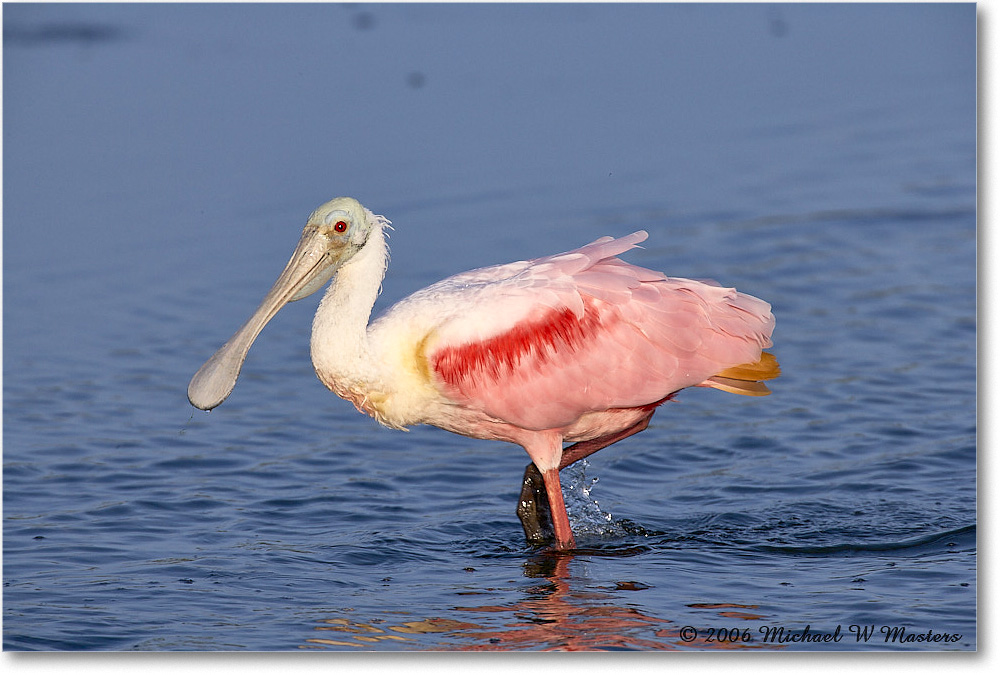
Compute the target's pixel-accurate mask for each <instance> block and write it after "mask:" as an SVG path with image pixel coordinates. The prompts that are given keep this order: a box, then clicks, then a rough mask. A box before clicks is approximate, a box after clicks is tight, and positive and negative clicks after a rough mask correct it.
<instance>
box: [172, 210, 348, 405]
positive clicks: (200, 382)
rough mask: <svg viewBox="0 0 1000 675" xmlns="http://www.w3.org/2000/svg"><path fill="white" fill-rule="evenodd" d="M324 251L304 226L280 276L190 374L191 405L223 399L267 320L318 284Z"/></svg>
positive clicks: (318, 237) (311, 230) (318, 239)
mask: <svg viewBox="0 0 1000 675" xmlns="http://www.w3.org/2000/svg"><path fill="white" fill-rule="evenodd" d="M327 252H328V250H327V247H326V242H325V241H323V237H322V235H320V234H319V233H318V232H317V231H316V229H315V228H308V227H307V228H306V231H305V232H304V233H303V234H302V238H301V239H300V240H299V245H298V246H297V247H296V249H295V252H294V253H293V254H292V257H291V259H290V260H289V261H288V264H287V265H285V269H284V271H282V273H281V276H279V277H278V280H277V281H275V282H274V286H272V287H271V290H270V291H268V293H267V295H266V296H265V297H264V300H263V301H262V302H261V303H260V306H259V307H257V310H256V311H255V312H254V313H253V315H252V316H251V317H250V318H249V319H247V322H246V323H244V324H243V325H242V326H241V327H240V329H239V330H238V331H236V333H234V334H233V336H232V337H231V338H229V341H228V342H226V344H224V345H222V346H221V347H220V348H219V351H217V352H215V354H213V355H212V357H211V358H210V359H209V360H208V361H206V362H205V364H204V365H203V366H202V367H201V368H199V369H198V372H197V373H195V374H194V377H192V378H191V383H190V384H188V400H189V401H190V402H191V405H193V406H194V407H196V408H200V409H201V410H211V409H212V408H214V407H216V406H217V405H219V404H220V403H222V402H223V401H225V400H226V397H228V396H229V394H230V393H232V391H233V387H235V386H236V380H237V378H238V377H239V376H240V369H241V368H242V367H243V361H244V360H245V359H246V357H247V352H249V351H250V346H251V345H252V344H253V343H254V340H256V339H257V336H258V335H260V332H261V331H262V330H263V329H264V326H266V325H267V322H268V321H270V320H271V319H272V318H273V317H274V315H275V314H277V313H278V310H280V309H281V308H282V307H283V306H284V305H285V304H286V303H288V302H289V301H291V300H298V299H300V298H301V297H305V294H303V295H299V293H300V291H302V290H303V289H305V288H307V287H308V288H309V290H313V291H314V290H316V289H317V288H318V287H319V285H321V284H316V283H314V282H315V280H316V278H317V276H318V275H319V274H320V272H323V271H324V270H325V269H327V266H328V264H329V262H330V261H329V257H328V256H327V255H326V254H327ZM324 263H326V264H324ZM323 276H324V277H326V278H327V279H328V278H329V276H332V271H331V272H330V275H329V276H328V275H326V274H324V275H323ZM324 280H325V279H324ZM310 282H313V283H310Z"/></svg>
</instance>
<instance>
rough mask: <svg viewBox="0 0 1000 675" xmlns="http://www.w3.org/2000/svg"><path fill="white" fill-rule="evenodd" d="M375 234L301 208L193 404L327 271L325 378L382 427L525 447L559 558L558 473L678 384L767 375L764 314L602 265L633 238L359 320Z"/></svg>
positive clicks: (377, 264) (338, 205) (633, 422)
mask: <svg viewBox="0 0 1000 675" xmlns="http://www.w3.org/2000/svg"><path fill="white" fill-rule="evenodd" d="M388 225H389V221H388V220H386V219H385V218H384V217H383V216H377V215H375V214H373V213H372V212H371V211H369V210H367V209H366V208H364V207H363V206H362V205H361V204H360V203H358V202H357V201H356V200H354V199H351V198H348V197H340V198H337V199H334V200H332V201H329V202H327V203H326V204H323V205H322V206H320V207H319V208H318V209H316V210H315V211H314V212H313V213H312V215H310V216H309V220H308V221H307V222H306V226H305V230H304V231H303V233H302V236H301V238H300V239H299V243H298V246H297V247H296V249H295V252H294V253H292V257H291V259H290V260H289V261H288V264H287V265H286V266H285V269H284V271H283V272H282V273H281V276H279V277H278V280H277V281H276V282H275V283H274V286H273V287H272V288H271V290H270V291H269V292H268V294H267V296H265V298H264V300H263V302H261V304H260V307H258V308H257V311H256V312H254V314H253V315H252V316H251V317H250V318H249V319H248V320H247V322H246V323H245V324H243V326H242V327H241V328H240V329H239V330H238V331H236V333H235V334H234V335H233V337H232V338H230V340H229V341H228V342H226V344H224V345H223V346H222V347H221V348H220V349H219V351H217V352H216V353H215V354H214V355H213V356H212V357H211V358H210V359H209V360H208V361H207V362H206V363H205V364H204V365H203V366H202V367H201V368H200V369H199V370H198V372H197V373H195V375H194V377H193V378H192V379H191V383H190V385H189V386H188V399H189V400H190V401H191V403H192V405H194V406H195V407H197V408H201V409H202V410H210V409H212V408H214V407H215V406H217V405H219V404H220V403H222V401H224V400H225V399H226V397H227V396H229V394H230V392H231V391H232V390H233V387H234V386H235V385H236V379H237V377H238V376H239V373H240V368H241V367H242V365H243V361H244V359H245V358H246V355H247V351H248V350H249V349H250V345H251V344H252V343H253V341H254V340H255V339H256V337H257V335H259V334H260V331H261V330H262V329H263V328H264V325H265V324H266V323H267V322H268V321H270V319H271V318H272V317H273V316H274V315H275V314H276V313H277V312H278V310H279V309H281V307H282V306H283V305H284V304H285V303H287V302H291V301H294V300H300V299H302V298H304V297H306V296H308V295H310V294H312V293H314V292H316V291H317V290H319V289H320V288H321V287H322V286H323V285H324V284H326V283H327V282H328V281H330V280H331V279H332V280H333V283H332V284H330V287H329V289H328V290H327V291H326V294H325V295H324V296H323V300H322V301H321V302H320V305H319V309H318V310H317V312H316V316H315V318H314V319H313V326H312V339H311V351H312V361H313V366H314V367H315V369H316V374H317V376H319V379H320V380H321V381H322V382H323V384H325V385H326V386H327V387H328V388H329V389H331V390H332V391H333V392H334V393H336V394H337V395H338V396H340V397H341V398H344V399H346V400H348V401H350V402H351V403H353V404H354V405H355V406H356V407H357V409H358V410H360V411H362V412H364V413H367V414H369V415H371V416H372V417H374V418H375V419H376V420H378V421H379V422H380V423H382V424H383V425H385V426H387V427H391V428H394V429H406V427H408V426H410V425H414V424H430V425H433V426H436V427H440V428H442V429H445V430H447V431H452V432H454V433H457V434H462V435H464V436H471V437H473V438H483V439H491V440H500V441H508V442H511V443H516V444H517V445H520V446H521V447H523V448H524V449H525V450H526V451H527V453H528V456H529V457H531V460H532V464H533V466H532V465H529V467H528V468H529V472H530V471H531V470H534V469H537V472H538V473H539V474H540V475H541V479H542V482H543V483H544V493H543V494H544V497H545V498H546V499H545V501H547V509H546V510H549V511H550V513H551V525H552V529H553V530H554V535H555V546H556V547H557V548H560V549H570V548H573V547H574V546H575V541H574V538H573V532H572V530H571V529H570V523H569V517H568V516H567V514H566V507H565V504H564V502H563V495H562V490H561V487H560V483H559V470H560V469H562V468H564V467H566V466H568V465H569V464H572V463H573V462H575V461H577V460H579V459H582V458H583V457H586V456H588V455H590V454H591V453H594V452H596V451H597V450H600V449H601V448H604V447H607V446H608V445H611V444H612V443H615V442H616V441H619V440H621V439H623V438H626V437H628V436H631V435H632V434H635V433H637V432H639V431H642V430H643V429H645V428H646V425H647V424H648V423H649V419H650V418H651V417H652V416H653V412H654V411H655V410H656V408H657V407H658V406H659V405H661V404H662V403H664V402H666V401H667V400H669V399H670V398H672V397H673V396H674V394H676V393H677V392H678V391H680V390H681V389H684V388H685V387H713V388H715V389H721V390H723V391H727V392H732V393H735V394H746V395H750V396H762V395H765V394H767V393H769V391H768V389H767V387H766V386H765V385H764V384H763V381H764V380H768V379H771V378H774V377H777V376H778V374H779V369H778V364H777V361H776V360H775V359H774V357H773V356H772V355H771V354H769V353H767V352H763V351H762V350H763V349H765V348H767V347H770V346H771V331H772V330H773V328H774V317H773V316H772V315H771V306H770V305H769V304H767V303H766V302H764V301H763V300H759V299H757V298H755V297H752V296H749V295H746V294H743V293H738V292H736V290H734V289H732V288H723V287H721V286H718V285H714V284H712V283H705V282H701V281H693V280H690V279H679V278H672V277H667V276H665V275H664V274H661V273H660V272H654V271H651V270H647V269H643V268H641V267H636V266H635V265H630V264H628V263H626V262H624V261H622V260H620V259H618V258H617V257H616V256H618V255H619V254H621V253H624V252H625V251H628V250H629V249H631V248H634V247H635V246H636V244H638V243H639V242H642V241H644V240H645V239H646V236H647V235H646V233H645V232H642V231H640V232H635V233H633V234H630V235H628V236H625V237H621V238H619V239H613V238H611V237H602V238H601V239H598V240H597V241H595V242H593V243H591V244H588V245H586V246H583V247H581V248H578V249H576V250H574V251H569V252H567V253H560V254H558V255H553V256H548V257H545V258H536V259H534V260H529V261H523V262H514V263H509V264H506V265H497V266H495V267H485V268H482V269H478V270H473V271H470V272H464V273H462V274H457V275H455V276H453V277H449V278H447V279H445V280H443V281H439V282H438V283H436V284H433V285H432V286H429V287H427V288H425V289H423V290H421V291H418V292H416V293H414V294H413V295H411V296H409V297H408V298H405V299H403V300H401V301H400V302H398V303H397V304H395V305H394V306H392V307H391V308H390V309H389V310H387V311H386V312H385V313H384V314H382V315H381V316H380V317H378V318H377V319H376V320H375V321H373V322H372V323H371V324H370V325H369V319H370V317H371V312H372V307H373V306H374V304H375V300H376V298H377V296H378V293H379V289H380V287H381V283H382V278H383V276H384V275H385V270H386V264H387V261H388V250H387V247H386V242H385V234H384V232H383V230H384V228H386V227H387V226H388ZM564 443H570V444H571V445H569V446H568V447H565V448H564V447H563V444H564ZM529 472H526V476H527V475H528V473H529ZM538 496H539V497H540V498H541V497H542V494H539V495H538ZM528 501H531V499H530V492H529V493H525V494H523V495H522V504H521V507H520V508H519V510H518V515H519V516H520V517H521V519H522V522H523V523H524V525H525V532H526V534H528V535H529V539H531V538H532V537H531V534H532V533H531V530H532V529H533V530H535V532H536V534H537V531H538V529H539V523H533V522H531V520H532V518H533V516H532V515H531V514H530V513H526V512H525V511H524V509H523V507H525V503H526V502H528Z"/></svg>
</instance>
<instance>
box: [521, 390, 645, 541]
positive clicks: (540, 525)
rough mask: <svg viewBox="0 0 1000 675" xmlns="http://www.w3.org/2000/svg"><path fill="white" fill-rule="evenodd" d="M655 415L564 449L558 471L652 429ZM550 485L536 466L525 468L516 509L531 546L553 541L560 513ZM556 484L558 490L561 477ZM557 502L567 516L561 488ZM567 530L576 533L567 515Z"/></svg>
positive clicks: (571, 534)
mask: <svg viewBox="0 0 1000 675" xmlns="http://www.w3.org/2000/svg"><path fill="white" fill-rule="evenodd" d="M653 412H654V410H650V411H649V414H648V415H646V416H645V417H643V418H642V419H641V420H639V421H638V422H636V423H635V424H633V425H632V426H630V427H629V428H628V429H624V430H622V431H619V432H617V433H614V434H608V435H607V436H601V437H600V438H595V439H593V440H590V441H580V442H579V443H574V444H573V445H571V446H569V447H568V448H566V449H565V450H563V454H562V460H561V461H560V462H559V469H560V470H562V469H565V468H566V467H567V466H569V465H570V464H572V463H574V462H578V461H579V460H581V459H583V458H584V457H588V456H590V455H592V454H594V453H595V452H597V451H598V450H600V449H602V448H606V447H608V446H609V445H611V444H612V443H617V442H618V441H620V440H622V439H623V438H628V437H629V436H632V435H633V434H637V433H639V432H640V431H642V430H643V429H645V428H646V427H647V426H649V420H650V419H651V418H652V417H653ZM550 482H551V481H549V480H547V479H545V478H544V476H543V475H542V473H541V472H540V471H539V470H538V469H537V468H536V467H535V465H534V463H531V464H529V465H528V466H526V467H525V469H524V479H523V481H522V483H521V497H520V499H519V500H518V506H517V517H518V519H520V521H521V526H522V527H523V528H524V536H525V539H527V540H528V543H529V544H535V545H538V544H544V543H545V542H547V541H549V540H551V539H552V534H553V525H555V520H556V515H557V510H556V509H554V508H552V504H553V503H554V502H553V500H552V496H551V494H552V492H551V489H550V485H549V484H550ZM543 483H544V485H545V491H544V492H543V491H542V490H541V486H542V484H543ZM555 483H556V486H557V487H558V485H559V480H558V476H557V478H556V481H555ZM558 499H559V504H560V510H561V512H562V513H563V515H565V513H566V506H565V504H564V502H563V496H562V490H561V489H560V490H558ZM565 529H566V531H567V532H569V535H570V537H572V536H573V533H572V531H571V530H570V529H569V517H568V516H567V517H566V525H565ZM556 541H557V546H558V541H559V536H558V533H557V534H556ZM560 548H562V547H560Z"/></svg>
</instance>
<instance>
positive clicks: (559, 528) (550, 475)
mask: <svg viewBox="0 0 1000 675" xmlns="http://www.w3.org/2000/svg"><path fill="white" fill-rule="evenodd" d="M542 478H543V479H544V480H545V492H546V494H547V496H548V498H549V511H550V513H551V514H552V528H553V529H554V530H555V535H556V548H557V549H562V550H569V549H573V548H576V539H574V538H573V530H572V529H571V528H570V526H569V515H568V514H567V513H566V504H565V503H564V502H563V494H562V486H561V485H560V484H559V469H549V470H548V471H545V472H543V473H542Z"/></svg>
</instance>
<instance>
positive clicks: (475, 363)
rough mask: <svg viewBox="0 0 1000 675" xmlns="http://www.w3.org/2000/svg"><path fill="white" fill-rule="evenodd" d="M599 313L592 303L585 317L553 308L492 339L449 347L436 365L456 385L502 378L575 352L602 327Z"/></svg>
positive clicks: (434, 360)
mask: <svg viewBox="0 0 1000 675" xmlns="http://www.w3.org/2000/svg"><path fill="white" fill-rule="evenodd" d="M599 314H600V313H599V311H598V310H597V309H596V308H595V307H594V306H593V305H592V303H591V302H585V305H584V312H583V316H582V317H577V316H576V315H575V314H574V313H573V311H572V310H570V309H562V310H555V309H553V310H551V311H549V312H547V313H546V314H544V315H543V316H542V317H541V318H539V319H536V320H534V321H530V322H527V323H523V324H519V325H516V326H514V327H513V328H511V329H510V330H509V331H507V332H506V333H501V334H500V335H497V336H495V337H492V338H489V339H488V340H483V341H481V342H470V343H468V344H464V345H461V346H458V347H445V348H443V349H441V350H439V351H438V352H437V353H435V354H434V355H433V357H432V366H433V368H434V371H435V372H436V373H437V374H438V376H439V377H440V378H441V379H442V380H444V381H445V382H446V383H447V384H448V385H450V386H453V387H460V388H461V386H462V385H463V383H466V382H469V381H472V382H475V381H477V380H482V379H483V378H484V377H486V378H489V379H491V380H493V381H498V380H500V379H502V378H503V377H505V376H507V375H509V374H510V373H512V372H513V371H514V370H515V369H516V368H517V367H518V366H520V365H521V364H522V362H523V361H525V360H526V359H533V360H534V364H542V363H547V362H548V361H550V360H551V359H552V358H553V357H554V356H555V355H556V354H559V353H565V352H572V351H575V350H576V349H577V348H579V346H580V345H581V344H583V343H584V342H585V341H586V340H587V339H588V338H590V337H591V336H592V335H593V334H594V333H595V331H596V330H597V329H598V328H599V327H600V326H601V317H600V316H599Z"/></svg>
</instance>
